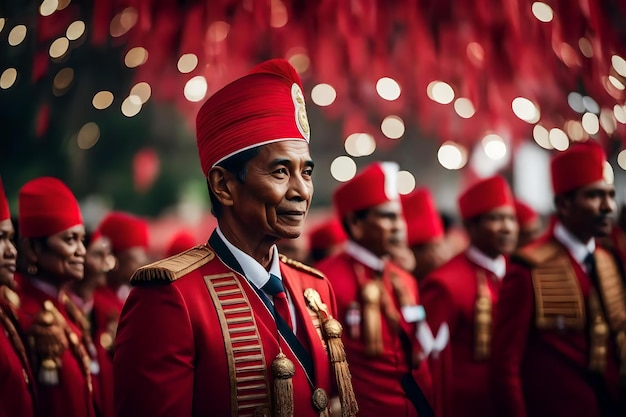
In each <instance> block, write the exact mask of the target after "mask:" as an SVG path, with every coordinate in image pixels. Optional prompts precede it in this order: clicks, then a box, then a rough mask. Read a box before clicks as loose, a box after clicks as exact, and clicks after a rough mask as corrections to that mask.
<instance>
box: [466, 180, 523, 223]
mask: <svg viewBox="0 0 626 417" xmlns="http://www.w3.org/2000/svg"><path fill="white" fill-rule="evenodd" d="M502 206H511V207H514V201H513V195H512V193H511V189H510V188H509V184H507V182H506V180H505V179H504V178H502V177H501V176H499V175H496V176H494V177H489V178H485V179H483V180H480V181H478V182H477V183H475V184H474V185H472V186H471V187H470V188H468V189H467V190H465V192H464V193H463V194H461V196H460V197H459V210H460V211H461V217H462V218H463V220H467V219H471V218H472V217H475V216H478V215H480V214H484V213H487V212H489V211H491V210H493V209H495V208H498V207H502Z"/></svg>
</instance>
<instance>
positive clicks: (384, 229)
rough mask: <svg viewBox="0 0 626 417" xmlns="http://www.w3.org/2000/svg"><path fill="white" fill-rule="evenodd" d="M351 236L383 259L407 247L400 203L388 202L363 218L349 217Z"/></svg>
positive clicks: (369, 210) (373, 208)
mask: <svg viewBox="0 0 626 417" xmlns="http://www.w3.org/2000/svg"><path fill="white" fill-rule="evenodd" d="M348 216H349V218H348V226H349V228H350V236H351V237H352V240H354V241H355V242H356V243H358V244H359V245H361V246H363V247H364V248H366V249H368V250H370V251H371V252H372V253H374V254H375V255H376V256H379V257H382V256H385V255H390V254H392V253H394V252H395V251H396V250H397V249H398V248H399V247H402V246H405V245H406V243H405V239H406V223H405V222H404V217H403V216H402V205H401V204H400V201H387V202H386V203H383V204H379V205H378V206H375V207H372V208H370V209H368V210H367V211H366V212H365V213H364V215H363V216H357V215H356V213H351V214H349V215H348Z"/></svg>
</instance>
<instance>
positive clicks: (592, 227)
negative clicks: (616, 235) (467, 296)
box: [491, 140, 626, 417]
mask: <svg viewBox="0 0 626 417" xmlns="http://www.w3.org/2000/svg"><path fill="white" fill-rule="evenodd" d="M605 164H607V162H606V156H605V153H604V150H603V149H602V148H601V147H600V146H599V145H598V144H595V143H593V142H592V140H589V141H588V142H586V143H583V144H578V145H573V146H572V147H570V148H569V149H568V150H566V151H564V152H562V153H558V154H557V155H556V156H555V157H554V158H553V159H552V162H551V173H552V188H553V190H554V195H555V197H554V204H555V206H556V222H555V224H554V225H553V227H552V229H551V230H550V232H549V233H548V234H547V235H546V236H545V237H544V238H542V239H540V240H538V241H536V242H534V243H531V244H530V245H529V246H526V247H524V248H522V249H520V250H518V251H517V252H516V254H515V256H513V257H512V263H511V265H510V268H509V271H508V272H507V276H506V278H505V280H504V284H503V286H502V289H501V291H500V300H499V302H498V316H497V317H496V321H495V330H494V338H493V361H492V386H493V390H492V393H493V395H492V397H491V398H493V399H494V400H495V402H496V405H497V412H498V414H497V415H498V416H502V417H526V416H529V417H530V416H532V417H561V416H563V417H565V416H567V417H600V416H602V417H606V416H624V415H626V409H624V407H623V406H624V399H625V397H624V391H623V389H624V386H623V385H622V386H621V389H622V391H621V392H620V384H619V380H620V377H621V378H622V380H623V378H625V377H626V370H625V368H624V361H625V360H626V345H625V342H624V340H625V339H626V302H625V299H624V285H623V280H622V277H621V274H620V272H619V268H618V266H617V263H616V261H615V260H614V259H613V257H612V256H611V255H610V254H609V253H608V252H606V251H605V250H603V249H602V248H600V247H599V246H597V245H596V242H595V238H596V237H601V236H607V235H608V234H609V233H610V232H611V224H612V221H611V215H612V214H613V211H614V210H615V188H614V186H613V184H612V178H611V179H609V180H608V181H607V179H605V177H604V172H605ZM620 364H621V365H620Z"/></svg>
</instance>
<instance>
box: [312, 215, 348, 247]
mask: <svg viewBox="0 0 626 417" xmlns="http://www.w3.org/2000/svg"><path fill="white" fill-rule="evenodd" d="M347 239H348V237H347V236H346V232H345V231H344V230H343V227H342V226H341V223H340V222H339V220H337V219H331V220H328V221H326V222H324V223H322V224H320V225H319V226H317V227H316V228H315V229H313V230H311V232H310V233H309V246H310V247H311V249H327V248H329V247H331V246H333V245H338V244H341V243H343V242H345V241H346V240H347Z"/></svg>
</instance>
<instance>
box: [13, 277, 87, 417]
mask: <svg viewBox="0 0 626 417" xmlns="http://www.w3.org/2000/svg"><path fill="white" fill-rule="evenodd" d="M20 285H21V293H20V296H21V300H20V301H21V306H20V311H19V321H20V325H21V326H22V329H24V331H25V332H28V329H30V327H31V326H32V324H33V320H34V318H35V317H36V315H37V313H39V311H41V310H42V309H43V303H44V301H46V300H50V301H52V303H54V305H55V307H56V308H57V310H59V312H60V313H61V314H62V315H63V317H64V318H65V321H66V322H67V324H68V325H69V326H70V328H71V329H72V331H73V332H74V333H76V335H77V336H78V338H79V340H82V334H81V331H80V329H79V328H78V327H77V326H76V325H75V324H74V323H73V322H72V320H71V319H70V317H69V315H68V313H67V311H66V310H65V307H64V306H63V305H61V304H60V303H59V302H58V300H56V299H53V298H51V297H50V296H48V295H47V294H45V293H43V292H42V291H41V290H39V289H37V288H35V287H34V286H33V285H32V284H31V283H30V281H29V279H28V278H22V279H21V280H20ZM83 347H84V346H83ZM60 358H61V364H62V366H61V367H60V368H59V381H60V383H59V385H54V386H51V385H43V384H40V383H38V384H37V404H38V409H39V410H40V415H42V416H44V415H45V416H46V417H67V416H76V417H94V416H95V411H94V407H93V396H92V394H91V393H90V392H89V389H88V387H87V380H86V378H85V374H84V373H83V370H82V364H81V363H80V362H79V361H78V359H77V358H76V356H74V354H73V352H72V350H71V348H69V349H66V350H65V351H64V352H63V353H62V354H61V357H60ZM36 378H37V376H36V375H35V379H36Z"/></svg>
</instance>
